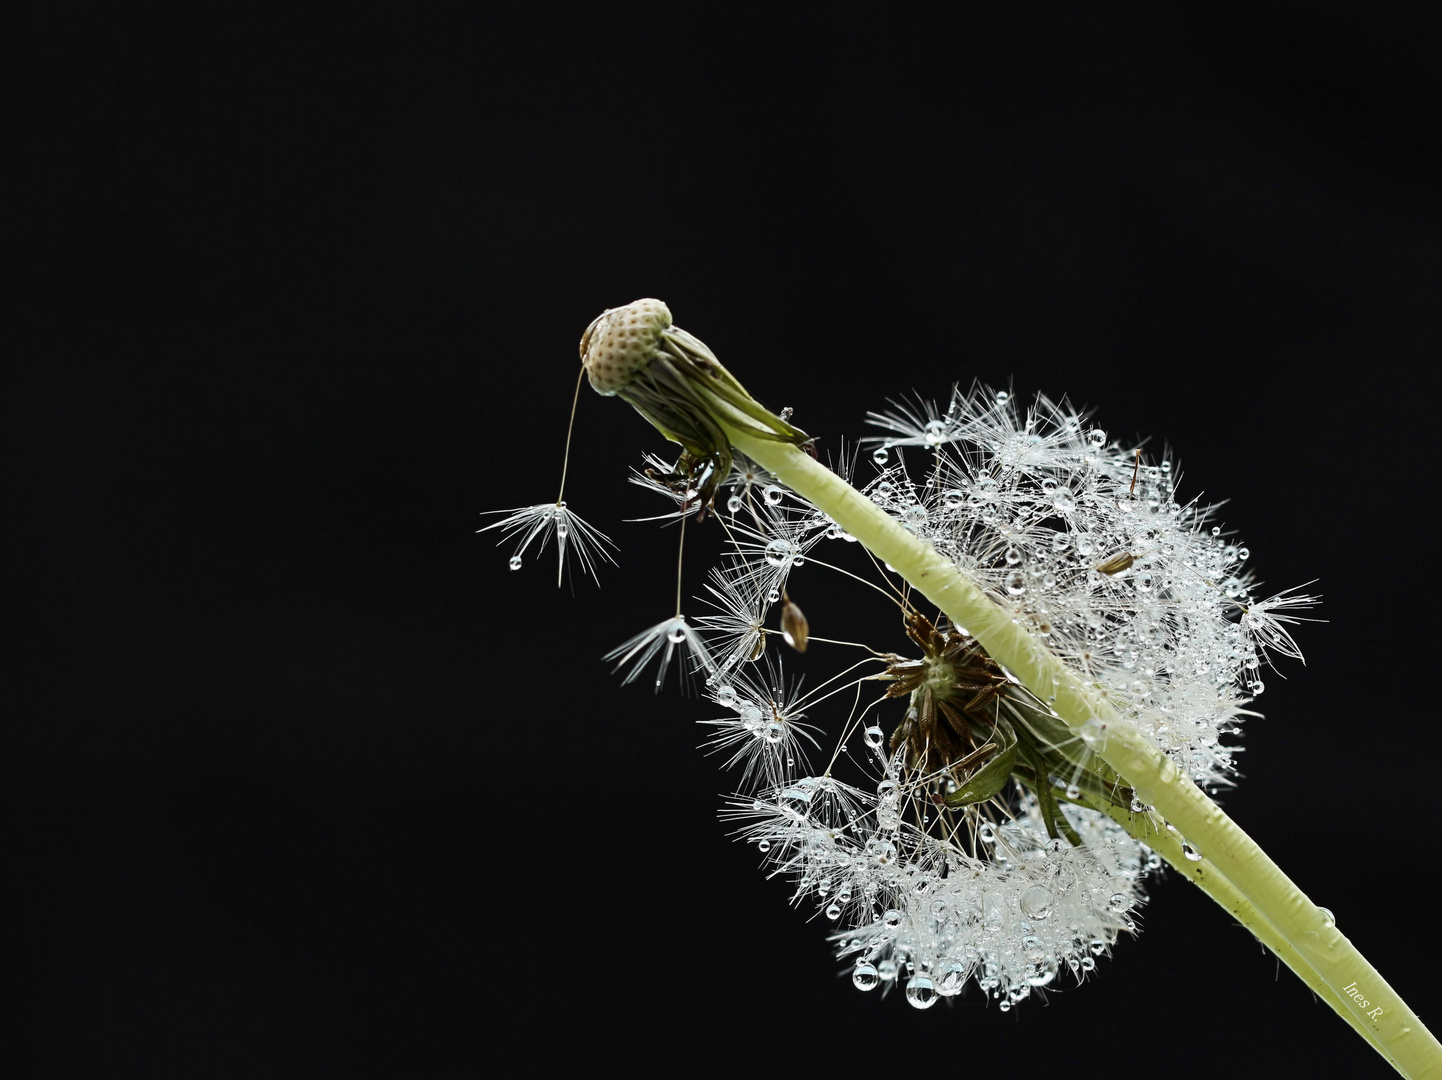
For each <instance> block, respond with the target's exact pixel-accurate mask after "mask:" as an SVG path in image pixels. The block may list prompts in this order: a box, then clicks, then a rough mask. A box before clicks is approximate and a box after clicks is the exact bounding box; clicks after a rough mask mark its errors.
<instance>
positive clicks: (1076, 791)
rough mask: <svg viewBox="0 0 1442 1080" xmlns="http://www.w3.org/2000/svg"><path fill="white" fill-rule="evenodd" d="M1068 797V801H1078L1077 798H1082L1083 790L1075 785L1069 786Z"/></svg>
mask: <svg viewBox="0 0 1442 1080" xmlns="http://www.w3.org/2000/svg"><path fill="white" fill-rule="evenodd" d="M1066 797H1067V798H1068V799H1077V798H1080V797H1081V788H1079V787H1077V786H1076V785H1075V784H1068V785H1067V786H1066Z"/></svg>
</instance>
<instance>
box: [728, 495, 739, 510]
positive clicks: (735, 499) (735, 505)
mask: <svg viewBox="0 0 1442 1080" xmlns="http://www.w3.org/2000/svg"><path fill="white" fill-rule="evenodd" d="M726 509H727V510H729V511H731V513H733V514H734V513H736V511H737V510H740V509H741V496H740V495H732V496H731V498H729V499H727V500H726Z"/></svg>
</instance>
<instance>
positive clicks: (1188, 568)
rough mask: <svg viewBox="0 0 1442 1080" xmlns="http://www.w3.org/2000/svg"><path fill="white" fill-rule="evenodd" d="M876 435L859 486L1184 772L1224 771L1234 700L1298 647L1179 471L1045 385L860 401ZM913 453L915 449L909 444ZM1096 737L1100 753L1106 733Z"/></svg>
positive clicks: (1202, 776) (1249, 693) (1228, 764)
mask: <svg viewBox="0 0 1442 1080" xmlns="http://www.w3.org/2000/svg"><path fill="white" fill-rule="evenodd" d="M871 422H872V423H873V424H875V425H877V426H879V427H882V428H884V429H886V430H887V431H888V432H889V434H888V435H886V436H884V437H880V438H873V439H870V440H868V442H874V443H878V444H879V445H878V446H877V447H876V449H875V451H874V460H875V462H876V463H877V464H878V465H879V466H880V467H881V472H880V475H879V476H878V477H877V478H876V479H875V480H874V481H872V483H871V484H870V485H868V486H867V488H866V491H867V494H868V495H869V496H870V497H871V498H872V500H873V501H875V502H876V503H878V504H879V505H880V506H882V507H884V508H885V509H887V510H888V511H890V512H891V513H892V514H893V515H895V516H896V517H897V518H898V519H899V520H900V521H901V523H902V524H903V525H904V526H905V527H907V528H908V529H910V530H911V531H913V532H914V533H916V535H917V536H920V537H922V538H924V539H926V540H929V541H931V543H932V544H934V545H935V546H936V548H937V549H938V550H939V551H941V552H943V553H944V554H946V555H948V556H949V557H951V558H952V559H953V560H954V561H955V562H956V563H957V564H958V565H959V566H960V567H961V568H962V569H963V570H964V571H966V573H967V574H968V575H970V576H971V577H972V578H973V579H974V580H976V581H978V582H980V583H982V584H983V585H985V587H986V588H987V589H988V591H989V592H990V593H991V595H992V596H993V597H994V598H995V599H996V600H997V602H998V603H1001V604H1003V605H1005V606H1006V607H1007V608H1008V609H1010V610H1011V611H1012V612H1013V614H1014V615H1015V617H1016V619H1017V621H1019V622H1020V623H1021V624H1022V625H1024V626H1026V627H1028V628H1029V629H1030V630H1031V631H1032V632H1033V633H1034V634H1036V635H1037V636H1038V637H1039V638H1041V639H1043V640H1045V641H1046V642H1047V645H1048V647H1049V648H1050V649H1051V650H1052V651H1053V652H1054V653H1056V654H1057V655H1058V656H1060V657H1061V658H1062V659H1063V660H1065V661H1066V662H1067V663H1068V664H1070V665H1071V666H1072V667H1073V668H1074V669H1076V671H1077V672H1078V674H1080V675H1081V676H1082V677H1083V678H1084V679H1085V681H1086V682H1087V683H1088V684H1091V685H1096V686H1098V687H1100V688H1101V689H1102V690H1103V692H1104V693H1105V694H1106V696H1107V698H1108V699H1109V701H1110V703H1111V705H1112V707H1113V708H1114V709H1115V710H1116V711H1117V713H1118V714H1119V715H1121V716H1123V717H1125V718H1126V719H1129V720H1131V721H1132V722H1133V723H1135V724H1136V725H1137V726H1138V727H1139V728H1141V730H1142V731H1144V732H1146V733H1147V734H1148V735H1149V736H1150V737H1151V738H1152V739H1153V740H1154V741H1155V743H1156V745H1157V746H1159V747H1160V748H1161V749H1163V750H1164V751H1165V752H1166V753H1167V754H1168V755H1169V756H1170V757H1171V758H1172V759H1173V761H1174V762H1175V763H1176V765H1177V766H1178V768H1180V769H1182V770H1183V771H1184V772H1186V773H1187V774H1188V775H1189V776H1191V777H1192V779H1193V780H1195V781H1197V783H1199V784H1201V785H1202V786H1203V787H1207V788H1210V789H1215V788H1216V787H1217V786H1218V785H1222V784H1227V783H1230V781H1231V776H1232V774H1233V772H1234V765H1233V761H1232V757H1233V754H1234V752H1235V747H1232V746H1229V745H1227V744H1226V743H1225V742H1224V741H1223V739H1224V737H1225V736H1227V735H1229V734H1231V733H1233V732H1235V731H1236V730H1237V728H1238V726H1239V725H1240V723H1241V721H1242V719H1243V717H1244V716H1246V715H1248V713H1247V711H1246V709H1245V708H1244V706H1246V705H1247V704H1248V703H1249V702H1250V701H1251V700H1252V699H1253V698H1255V697H1256V696H1257V695H1258V694H1260V693H1261V692H1262V689H1263V683H1262V677H1261V669H1262V667H1263V665H1264V664H1265V663H1266V655H1265V654H1266V650H1268V649H1270V650H1272V651H1274V652H1278V653H1281V654H1284V655H1288V656H1294V657H1300V655H1301V654H1300V653H1299V652H1298V650H1297V647H1296V644H1295V643H1294V642H1293V641H1292V639H1291V636H1290V635H1289V633H1288V631H1287V624H1290V623H1294V622H1296V619H1295V618H1293V617H1292V616H1290V615H1288V614H1287V612H1288V611H1289V610H1295V609H1299V608H1306V607H1310V606H1311V604H1312V603H1313V602H1314V600H1315V598H1314V597H1310V596H1305V595H1298V594H1292V595H1288V594H1286V593H1284V594H1281V595H1278V596H1273V597H1271V598H1268V599H1259V598H1258V597H1256V596H1255V595H1254V593H1253V589H1254V584H1253V579H1252V575H1251V574H1250V572H1249V571H1248V570H1247V569H1246V567H1245V563H1246V561H1247V558H1248V555H1249V552H1248V550H1247V548H1246V546H1245V545H1244V544H1243V543H1242V542H1241V541H1240V540H1239V539H1237V538H1235V537H1232V536H1228V535H1224V534H1223V531H1222V529H1221V527H1220V526H1218V525H1214V524H1212V517H1213V512H1214V509H1215V508H1214V507H1210V506H1201V505H1198V504H1196V503H1194V502H1188V503H1181V502H1178V500H1177V497H1176V490H1177V478H1178V470H1177V469H1176V468H1175V467H1174V464H1173V462H1171V461H1170V460H1169V459H1167V458H1166V457H1163V458H1162V459H1161V460H1160V461H1152V460H1148V459H1147V458H1146V457H1145V456H1144V455H1142V454H1141V453H1140V449H1139V448H1134V447H1128V446H1123V445H1121V444H1119V443H1118V442H1116V441H1115V440H1112V439H1111V438H1109V437H1108V435H1107V433H1106V432H1105V431H1102V430H1101V429H1099V428H1096V427H1093V426H1090V425H1089V424H1088V422H1087V418H1086V417H1085V416H1084V415H1083V414H1081V413H1078V412H1076V411H1073V410H1071V409H1070V408H1068V407H1067V406H1066V405H1065V403H1063V404H1060V405H1058V404H1055V403H1053V402H1051V401H1049V400H1048V399H1047V398H1045V397H1038V398H1037V400H1036V402H1035V403H1034V404H1033V405H1032V406H1031V407H1030V408H1028V409H1026V410H1025V411H1022V410H1019V409H1018V408H1017V407H1016V405H1015V403H1014V402H1013V401H1012V400H1011V398H1010V395H1009V394H1007V393H1006V392H1005V391H1000V392H998V391H992V390H989V389H987V388H986V387H983V386H979V385H978V386H974V387H973V388H972V389H971V390H969V391H961V390H960V389H958V390H957V391H955V392H954V393H953V395H952V398H951V401H950V404H949V405H948V407H947V408H946V410H945V411H944V412H942V411H940V410H938V409H937V408H936V407H935V406H933V405H930V404H929V403H924V402H923V403H918V404H915V405H907V404H901V405H896V406H895V407H893V408H892V409H890V410H888V411H886V412H882V413H872V414H871ZM913 448H914V449H913ZM1093 739H1095V740H1096V741H1095V743H1094V745H1095V746H1096V749H1098V750H1102V749H1104V746H1103V745H1100V743H1101V742H1102V741H1104V739H1105V734H1104V733H1103V732H1096V733H1093V735H1092V736H1091V737H1090V738H1089V741H1092V740H1093Z"/></svg>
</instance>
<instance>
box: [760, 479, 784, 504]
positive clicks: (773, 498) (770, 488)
mask: <svg viewBox="0 0 1442 1080" xmlns="http://www.w3.org/2000/svg"><path fill="white" fill-rule="evenodd" d="M763 494H764V495H765V496H766V505H767V506H775V505H776V504H777V503H779V502H780V501H781V496H782V495H783V494H784V492H783V491H782V490H781V488H780V486H779V485H777V484H767V485H766V490H765V492H763Z"/></svg>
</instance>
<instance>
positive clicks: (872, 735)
mask: <svg viewBox="0 0 1442 1080" xmlns="http://www.w3.org/2000/svg"><path fill="white" fill-rule="evenodd" d="M881 738H882V735H881V729H880V728H879V727H877V726H876V725H875V724H872V725H871V726H870V727H869V728H867V729H866V745H867V746H870V747H873V748H874V747H877V746H880V745H881Z"/></svg>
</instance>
